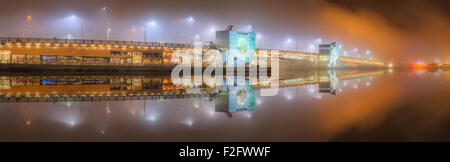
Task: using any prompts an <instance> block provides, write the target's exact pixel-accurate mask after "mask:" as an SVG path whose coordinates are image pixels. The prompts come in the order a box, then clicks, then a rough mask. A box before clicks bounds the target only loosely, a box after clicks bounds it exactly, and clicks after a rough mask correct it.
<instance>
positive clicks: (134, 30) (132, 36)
mask: <svg viewBox="0 0 450 162" xmlns="http://www.w3.org/2000/svg"><path fill="white" fill-rule="evenodd" d="M135 32H136V27H132V28H131V31H130V36H131V41H134V33H135Z"/></svg>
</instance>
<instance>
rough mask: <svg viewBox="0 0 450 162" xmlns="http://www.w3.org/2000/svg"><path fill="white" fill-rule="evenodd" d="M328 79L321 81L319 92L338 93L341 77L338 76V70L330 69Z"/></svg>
mask: <svg viewBox="0 0 450 162" xmlns="http://www.w3.org/2000/svg"><path fill="white" fill-rule="evenodd" d="M328 75H329V78H328V81H327V82H320V83H319V93H331V94H333V95H336V91H337V89H338V88H339V78H338V77H337V76H336V71H333V72H332V71H328Z"/></svg>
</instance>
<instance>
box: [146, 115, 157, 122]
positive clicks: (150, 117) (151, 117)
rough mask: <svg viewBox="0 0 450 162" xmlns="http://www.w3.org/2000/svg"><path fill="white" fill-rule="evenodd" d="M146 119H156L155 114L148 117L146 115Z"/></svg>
mask: <svg viewBox="0 0 450 162" xmlns="http://www.w3.org/2000/svg"><path fill="white" fill-rule="evenodd" d="M147 120H149V121H156V115H150V116H149V117H147Z"/></svg>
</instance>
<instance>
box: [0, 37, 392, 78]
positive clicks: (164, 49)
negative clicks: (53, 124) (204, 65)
mask: <svg viewBox="0 0 450 162" xmlns="http://www.w3.org/2000/svg"><path fill="white" fill-rule="evenodd" d="M202 49H203V50H202V52H203V53H205V52H206V51H207V50H209V49H215V48H214V47H213V46H211V45H203V48H202ZM176 50H185V51H193V50H194V47H193V44H183V43H161V42H134V41H110V40H84V39H83V40H82V39H57V38H53V39H52V38H0V69H11V68H27V67H28V68H29V69H53V70H58V69H70V70H76V69H83V68H85V69H101V70H102V69H103V70H108V69H109V70H110V69H125V70H162V69H166V70H170V69H172V68H173V67H174V66H175V65H177V64H179V62H173V61H172V60H171V57H172V55H173V53H174V52H175V51H176ZM262 50H267V51H268V55H265V56H263V55H262V52H261V51H262ZM273 50H275V49H256V51H255V55H256V56H257V57H269V58H270V57H271V51H273ZM276 51H279V60H280V69H282V70H290V69H299V68H300V69H301V68H311V69H317V68H325V69H326V68H328V66H327V65H328V61H329V56H327V55H321V54H317V53H304V52H298V51H285V50H276ZM386 67H387V65H386V64H385V63H384V62H381V61H373V60H364V59H359V58H352V57H340V58H339V60H338V63H337V66H336V67H335V68H386Z"/></svg>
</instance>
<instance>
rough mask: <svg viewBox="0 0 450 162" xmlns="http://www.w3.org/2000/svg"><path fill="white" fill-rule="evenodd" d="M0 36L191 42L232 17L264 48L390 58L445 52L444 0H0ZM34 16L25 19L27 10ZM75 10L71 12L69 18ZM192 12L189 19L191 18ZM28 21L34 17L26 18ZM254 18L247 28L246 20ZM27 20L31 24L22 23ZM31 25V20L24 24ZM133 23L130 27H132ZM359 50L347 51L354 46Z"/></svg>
mask: <svg viewBox="0 0 450 162" xmlns="http://www.w3.org/2000/svg"><path fill="white" fill-rule="evenodd" d="M0 2H1V4H2V5H1V6H0V36H1V37H6V36H8V37H13V36H26V37H59V38H64V37H67V36H68V35H69V34H70V35H71V36H72V37H73V38H85V39H106V38H107V32H106V30H107V28H108V26H109V25H108V24H110V27H111V29H112V32H111V39H114V40H135V41H143V40H144V31H145V30H144V25H145V24H146V23H148V22H151V21H155V22H156V26H155V27H152V28H147V29H148V30H147V32H148V33H147V35H148V40H150V41H163V42H191V41H192V40H193V37H194V35H195V33H198V34H199V35H200V36H201V38H202V40H203V41H211V40H214V32H212V31H211V30H212V29H214V30H223V29H224V28H225V26H226V25H228V24H233V25H235V29H236V30H241V31H250V30H253V31H255V32H256V33H259V34H260V38H259V39H260V43H261V47H263V48H277V49H289V50H293V49H295V43H291V44H286V40H287V39H292V40H297V44H298V45H297V46H298V47H297V48H298V49H299V50H306V49H307V48H308V45H309V44H311V43H314V40H317V38H322V39H323V41H324V42H330V41H338V42H341V43H342V44H343V45H344V49H345V50H347V51H349V53H350V55H351V56H357V55H365V51H366V50H370V51H371V52H372V55H373V57H374V58H376V59H382V60H386V61H390V62H399V61H401V62H413V61H416V60H419V59H420V60H424V61H426V62H431V61H435V60H440V61H441V62H443V63H448V61H449V60H450V56H449V52H450V49H449V48H450V47H449V46H448V44H450V30H449V29H450V21H449V20H450V16H449V15H450V13H449V11H450V7H449V2H448V1H438V0H432V1H425V0H397V1H379V0H366V1H356V0H347V1H344V0H328V1H327V0H282V1H279V0H246V1H242V0H228V1H219V0H214V1H211V0H146V1H143V0H142V1H139V0H129V1H119V0H109V1H108V0H65V1H58V0H35V1H29V0H16V1H14V3H11V2H10V1H6V0H0ZM29 15H30V16H32V18H31V20H30V21H27V16H29ZM72 15H74V18H72ZM189 17H192V18H193V19H194V23H192V22H191V23H189V22H188V20H187V19H188V18H189ZM30 24H31V25H30ZM250 25H251V29H250V28H249V26H250ZM27 26H28V27H27ZM29 26H31V27H29ZM133 27H134V28H135V29H136V31H135V32H134V34H132V33H131V29H132V28H133ZM356 47H357V48H358V52H354V53H352V52H351V51H353V49H354V48H356Z"/></svg>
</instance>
